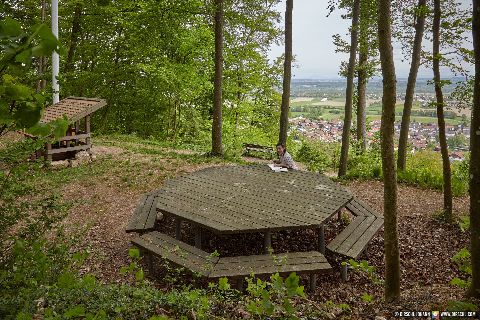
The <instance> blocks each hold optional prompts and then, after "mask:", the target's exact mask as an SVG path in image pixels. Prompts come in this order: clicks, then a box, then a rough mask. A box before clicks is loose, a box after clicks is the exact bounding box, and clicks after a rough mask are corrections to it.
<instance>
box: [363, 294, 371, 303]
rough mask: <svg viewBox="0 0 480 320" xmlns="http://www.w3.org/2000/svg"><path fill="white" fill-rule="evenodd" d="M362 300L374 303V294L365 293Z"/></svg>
mask: <svg viewBox="0 0 480 320" xmlns="http://www.w3.org/2000/svg"><path fill="white" fill-rule="evenodd" d="M362 300H363V301H364V302H367V303H372V302H373V296H371V295H369V294H368V293H364V294H363V295H362Z"/></svg>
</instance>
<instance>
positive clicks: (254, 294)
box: [246, 272, 305, 319]
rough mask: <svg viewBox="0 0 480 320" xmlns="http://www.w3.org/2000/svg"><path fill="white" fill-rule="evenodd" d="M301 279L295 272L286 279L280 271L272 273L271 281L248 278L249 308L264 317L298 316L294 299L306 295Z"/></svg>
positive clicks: (252, 312) (251, 311) (247, 299)
mask: <svg viewBox="0 0 480 320" xmlns="http://www.w3.org/2000/svg"><path fill="white" fill-rule="evenodd" d="M255 280H256V281H255ZM299 280H300V278H299V277H298V276H297V275H296V274H295V272H293V273H291V274H290V275H289V276H288V277H287V278H286V279H285V280H283V278H282V277H280V275H279V274H278V273H276V274H274V275H272V276H271V277H270V281H262V280H260V279H258V278H257V279H255V278H254V277H249V278H247V283H248V287H247V292H248V293H249V296H248V297H247V298H246V305H247V310H248V311H249V312H250V313H251V314H253V315H256V316H258V317H261V318H262V319H263V318H265V317H280V318H282V317H287V318H290V319H291V318H296V316H295V314H296V309H295V305H294V303H293V299H295V298H301V297H304V296H305V293H304V288H303V286H300V285H299Z"/></svg>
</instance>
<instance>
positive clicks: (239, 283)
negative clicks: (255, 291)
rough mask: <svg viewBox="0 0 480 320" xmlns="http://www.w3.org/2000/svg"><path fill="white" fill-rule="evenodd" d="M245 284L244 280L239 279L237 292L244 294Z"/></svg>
mask: <svg viewBox="0 0 480 320" xmlns="http://www.w3.org/2000/svg"><path fill="white" fill-rule="evenodd" d="M243 282H244V279H243V278H238V279H237V290H238V291H240V292H243Z"/></svg>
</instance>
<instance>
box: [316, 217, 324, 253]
mask: <svg viewBox="0 0 480 320" xmlns="http://www.w3.org/2000/svg"><path fill="white" fill-rule="evenodd" d="M318 247H319V250H320V252H321V253H322V254H325V226H324V225H323V224H322V225H321V226H320V227H319V228H318Z"/></svg>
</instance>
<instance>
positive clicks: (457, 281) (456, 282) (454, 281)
mask: <svg viewBox="0 0 480 320" xmlns="http://www.w3.org/2000/svg"><path fill="white" fill-rule="evenodd" d="M450 284H451V285H452V286H457V287H460V288H468V287H469V286H470V284H469V283H468V282H467V281H465V280H462V279H459V278H453V279H452V280H451V281H450Z"/></svg>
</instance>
